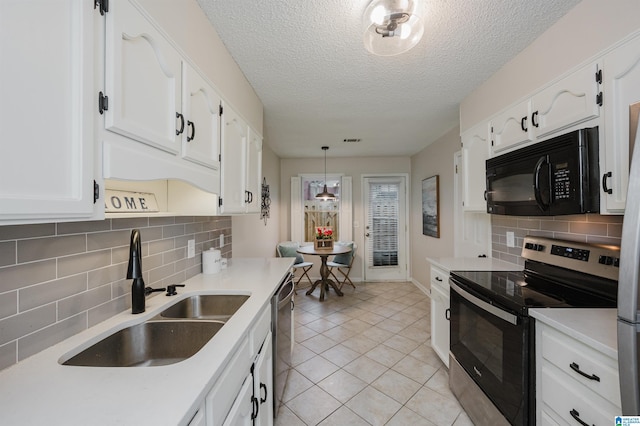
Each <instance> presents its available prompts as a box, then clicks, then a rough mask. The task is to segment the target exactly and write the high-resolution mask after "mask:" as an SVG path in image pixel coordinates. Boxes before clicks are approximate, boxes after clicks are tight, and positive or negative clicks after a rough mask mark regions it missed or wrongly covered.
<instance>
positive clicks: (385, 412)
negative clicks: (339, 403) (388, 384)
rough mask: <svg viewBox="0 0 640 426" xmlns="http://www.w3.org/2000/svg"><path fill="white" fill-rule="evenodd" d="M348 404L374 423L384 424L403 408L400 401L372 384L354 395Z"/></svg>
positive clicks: (358, 413)
mask: <svg viewBox="0 0 640 426" xmlns="http://www.w3.org/2000/svg"><path fill="white" fill-rule="evenodd" d="M346 406H347V407H349V408H350V409H351V410H352V411H353V412H355V413H356V414H357V415H359V416H360V417H362V418H363V419H365V420H366V421H367V422H369V423H370V424H372V425H384V424H385V423H387V422H388V421H389V420H390V419H391V418H392V417H393V416H394V415H395V414H396V413H397V412H398V411H399V410H400V408H402V405H401V404H400V403H398V402H397V401H395V400H393V399H392V398H389V397H388V396H387V395H385V394H383V393H382V392H380V391H379V390H377V389H374V388H373V387H371V386H368V387H367V388H365V389H364V390H363V391H362V392H360V393H359V394H357V395H356V396H354V397H353V398H352V399H351V400H350V401H349V402H347V404H346Z"/></svg>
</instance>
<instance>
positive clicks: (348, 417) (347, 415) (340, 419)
mask: <svg viewBox="0 0 640 426" xmlns="http://www.w3.org/2000/svg"><path fill="white" fill-rule="evenodd" d="M283 426H284V425H283ZM287 426H288V425H287ZM319 426H369V423H368V422H366V421H365V420H364V419H363V418H362V417H360V416H358V415H357V414H356V413H354V412H353V411H351V410H349V409H348V408H347V407H345V406H344V405H343V406H342V407H340V408H338V409H337V410H336V411H334V412H333V414H331V415H330V416H329V417H327V418H326V419H324V420H323V421H322V422H321V423H319Z"/></svg>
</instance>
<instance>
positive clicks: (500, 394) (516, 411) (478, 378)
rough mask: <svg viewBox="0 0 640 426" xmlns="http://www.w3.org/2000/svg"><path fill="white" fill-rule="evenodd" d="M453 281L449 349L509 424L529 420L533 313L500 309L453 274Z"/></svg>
mask: <svg viewBox="0 0 640 426" xmlns="http://www.w3.org/2000/svg"><path fill="white" fill-rule="evenodd" d="M449 283H450V285H451V290H452V291H451V305H450V309H451V344H450V345H451V346H450V349H451V353H452V354H453V356H454V357H455V358H456V360H457V361H458V363H460V365H461V366H462V367H463V368H464V370H465V371H466V372H467V374H469V376H470V377H471V378H472V379H473V380H474V381H475V382H476V383H477V384H478V386H479V387H480V388H481V389H482V390H483V391H484V393H485V394H486V395H487V396H488V397H489V399H490V400H491V401H492V402H493V403H494V404H495V406H496V407H497V408H498V410H500V412H501V413H502V414H503V415H504V416H505V418H506V419H507V420H508V421H509V422H510V423H511V424H514V425H520V424H528V422H529V420H530V418H529V416H530V415H531V411H532V410H531V411H530V405H531V402H530V396H532V395H533V391H532V390H530V389H529V384H530V383H529V377H530V376H529V371H530V370H529V362H530V358H532V357H530V355H532V352H533V351H531V354H530V351H529V345H530V341H529V338H530V335H531V333H530V329H529V317H526V316H524V317H523V316H518V315H514V314H513V313H511V312H507V311H505V310H502V309H500V308H498V307H496V306H495V305H493V304H491V302H490V301H489V300H487V299H486V297H485V296H482V295H479V294H477V293H475V292H473V290H471V289H469V288H468V287H466V286H465V285H464V284H461V283H459V282H457V281H454V280H453V279H450V280H449ZM463 287H464V288H463ZM531 407H532V406H531Z"/></svg>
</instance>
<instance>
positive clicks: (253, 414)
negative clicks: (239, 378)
mask: <svg viewBox="0 0 640 426" xmlns="http://www.w3.org/2000/svg"><path fill="white" fill-rule="evenodd" d="M251 405H252V406H253V408H252V409H251V420H255V419H257V418H258V412H259V411H260V405H259V404H258V398H256V397H255V396H252V397H251Z"/></svg>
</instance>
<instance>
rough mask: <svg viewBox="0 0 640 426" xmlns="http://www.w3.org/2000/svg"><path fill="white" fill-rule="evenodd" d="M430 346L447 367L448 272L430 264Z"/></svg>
mask: <svg viewBox="0 0 640 426" xmlns="http://www.w3.org/2000/svg"><path fill="white" fill-rule="evenodd" d="M431 347H432V348H433V350H434V351H435V353H436V354H438V356H439V357H440V359H441V360H442V362H443V363H444V365H446V366H447V367H449V273H448V272H447V271H445V270H443V269H440V268H436V267H435V266H431Z"/></svg>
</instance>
